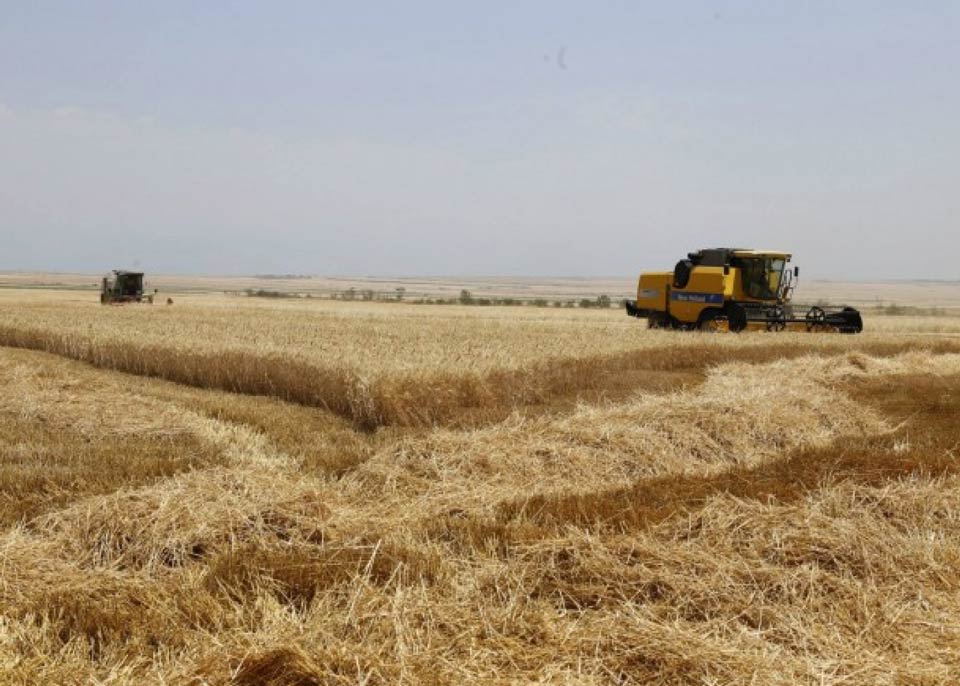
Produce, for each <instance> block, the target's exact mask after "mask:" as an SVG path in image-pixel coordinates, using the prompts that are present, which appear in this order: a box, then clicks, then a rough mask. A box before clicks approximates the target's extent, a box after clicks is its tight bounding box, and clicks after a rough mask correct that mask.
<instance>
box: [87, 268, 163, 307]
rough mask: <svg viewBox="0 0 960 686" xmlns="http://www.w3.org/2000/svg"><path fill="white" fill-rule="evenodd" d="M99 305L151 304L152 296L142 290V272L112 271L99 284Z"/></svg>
mask: <svg viewBox="0 0 960 686" xmlns="http://www.w3.org/2000/svg"><path fill="white" fill-rule="evenodd" d="M100 303H101V304H103V305H110V304H113V303H150V304H152V303H153V295H152V294H149V295H148V294H145V293H144V290H143V272H128V271H125V270H123V269H114V270H113V271H112V272H110V274H108V275H107V276H105V277H103V280H102V281H101V282H100Z"/></svg>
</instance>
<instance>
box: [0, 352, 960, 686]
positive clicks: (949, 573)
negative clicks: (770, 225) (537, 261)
mask: <svg viewBox="0 0 960 686" xmlns="http://www.w3.org/2000/svg"><path fill="white" fill-rule="evenodd" d="M706 345H711V344H706ZM843 345H846V343H844V344H843ZM708 350H709V349H708ZM882 352H885V353H892V352H895V350H894V348H892V347H891V348H889V349H885V350H883V351H882ZM16 354H18V355H24V356H27V355H28V354H27V353H16ZM744 354H745V358H746V360H747V362H739V363H736V364H733V365H727V366H721V367H718V368H716V369H712V370H710V371H709V372H707V375H706V380H705V382H704V384H703V386H702V387H699V388H688V389H685V390H681V391H676V392H671V393H669V394H660V395H655V394H650V393H647V394H644V395H641V396H639V397H635V398H630V399H627V400H624V401H623V402H620V403H605V404H603V405H601V406H598V407H595V406H581V407H578V408H576V409H575V410H574V411H573V412H572V413H570V414H568V415H564V414H558V415H556V416H544V417H536V418H532V419H531V418H527V419H524V418H522V417H515V418H514V419H512V420H511V421H510V422H508V423H506V424H505V425H502V426H490V427H485V428H479V429H471V430H464V431H455V430H451V429H440V430H435V431H433V432H424V431H418V432H417V433H416V435H411V436H400V438H399V442H397V443H387V444H384V445H381V446H375V445H374V446H371V450H372V453H371V456H370V457H369V459H367V460H366V461H361V462H360V463H359V465H357V466H355V467H353V468H350V469H346V470H344V471H343V472H342V473H339V474H338V476H337V478H329V477H327V476H320V477H315V476H313V475H312V474H311V472H310V471H309V470H304V469H303V464H304V460H303V459H302V457H301V456H293V455H291V454H289V453H287V452H286V451H285V450H283V449H282V448H281V447H280V446H281V445H282V441H279V440H272V439H271V440H269V441H267V439H269V438H270V436H271V435H272V434H273V433H275V432H278V431H282V430H283V427H284V426H288V423H287V421H288V420H285V419H283V420H281V417H282V416H283V415H284V414H285V413H286V411H287V410H284V409H283V407H282V406H280V405H271V408H272V409H271V410H269V412H266V413H265V414H264V415H263V417H261V418H260V421H261V423H262V424H263V427H261V431H262V432H263V434H260V433H258V432H253V431H250V430H249V429H246V428H245V427H243V426H237V425H236V424H234V422H238V423H239V422H242V421H243V419H242V418H243V417H244V416H245V414H246V413H247V412H250V411H252V407H253V406H251V405H248V404H247V403H254V402H261V400H257V399H252V398H244V399H237V398H231V397H230V396H225V395H222V394H221V395H217V394H211V393H209V392H201V391H197V390H185V395H186V396H188V397H189V400H185V401H184V404H185V406H186V407H189V408H191V409H189V410H186V409H184V407H183V406H179V405H176V401H177V393H175V392H174V390H173V388H172V387H171V386H169V385H164V384H161V383H159V382H151V383H150V384H145V387H147V386H149V387H150V394H149V395H150V397H151V398H152V399H153V401H155V402H156V403H158V404H159V405H160V406H162V407H166V406H167V405H168V404H169V405H171V406H173V407H172V408H168V410H164V411H169V412H170V416H176V417H182V418H184V419H183V421H184V422H186V424H187V425H189V426H194V427H202V431H201V433H202V435H204V436H207V437H208V438H209V439H210V440H214V439H216V440H215V441H214V442H215V443H216V444H217V445H219V446H221V450H222V451H223V454H225V455H227V456H228V459H229V461H230V464H229V465H228V466H212V467H208V468H205V469H200V470H195V471H191V472H187V473H181V474H178V475H175V476H172V477H169V478H167V479H164V480H161V481H158V482H155V483H152V484H148V485H145V486H141V487H139V488H134V489H121V490H119V491H118V492H116V493H114V494H108V495H100V496H94V497H91V498H86V499H81V500H77V501H75V502H73V503H72V504H70V505H69V506H67V507H64V508H62V509H60V510H57V511H52V512H49V513H48V514H46V515H44V516H43V517H40V518H38V519H34V520H32V521H30V522H29V524H28V526H26V527H18V528H14V529H11V530H9V531H8V532H7V533H6V534H5V535H4V536H3V537H2V538H0V608H3V610H2V613H0V614H2V617H0V620H2V624H0V681H2V682H3V683H11V684H34V683H41V682H42V683H78V684H79V683H91V682H95V683H104V684H132V683H136V684H150V683H156V684H161V683H162V684H212V685H219V684H222V685H226V684H238V685H252V684H258V685H259V684H266V685H269V686H295V685H302V684H356V683H367V684H393V683H409V684H431V683H433V684H469V683H503V684H507V683H557V684H560V683H578V684H608V683H618V684H626V683H655V684H657V683H659V684H675V683H695V684H733V683H738V684H739V683H769V684H798V683H799V684H803V683H809V684H851V683H853V684H905V683H917V684H925V683H929V684H935V683H947V682H949V680H950V679H951V678H952V677H954V676H955V675H956V674H957V673H958V670H960V658H958V657H957V655H960V622H958V621H957V617H958V613H960V603H958V597H960V596H958V592H960V587H958V584H957V581H956V575H955V573H954V570H955V568H956V565H957V564H958V562H960V495H958V494H960V489H958V486H960V482H958V480H957V479H958V477H956V476H954V473H955V472H956V471H957V469H956V464H957V463H956V461H955V459H954V458H953V457H951V455H955V451H956V446H957V445H958V444H960V427H958V426H957V424H956V422H953V421H951V419H952V418H954V417H956V416H957V414H958V412H960V357H958V356H956V355H938V354H933V353H931V352H929V351H925V352H914V353H910V354H906V355H898V356H894V357H890V358H887V359H881V358H877V357H872V356H867V355H863V354H861V353H844V354H842V355H839V356H834V357H828V356H825V355H819V356H814V357H807V358H802V359H796V360H792V361H779V362H776V363H773V364H767V365H758V364H755V363H756V362H757V361H758V360H757V359H756V358H754V357H753V355H754V352H753V351H751V350H747V351H746V352H745V353H744ZM763 354H765V353H763ZM30 355H33V356H34V357H40V356H38V355H36V354H32V353H31V354H30ZM23 359H26V358H25V357H24V358H23ZM62 364H63V365H64V368H59V367H58V369H57V372H56V375H57V376H56V377H55V378H60V377H61V376H62V375H63V373H64V370H65V368H66V367H69V369H70V370H71V373H76V374H81V372H79V371H77V368H79V365H70V364H68V363H65V362H64V363H62ZM86 373H89V374H92V375H95V377H96V378H97V379H104V378H106V377H107V376H108V375H107V373H105V372H93V371H90V370H88V371H87V372H86ZM117 383H118V384H127V383H135V382H134V381H131V380H129V379H125V380H122V381H120V380H118V381H117ZM105 390H106V389H105ZM74 392H75V393H79V392H80V389H79V388H77V389H75V390H74ZM201 396H202V397H201ZM50 403H53V405H52V406H53V407H56V408H61V407H63V404H62V403H61V404H57V400H56V398H54V399H50V398H46V399H44V398H43V397H41V398H39V399H38V400H37V407H38V408H39V411H43V408H44V407H45V406H46V405H47V404H50ZM704 407H705V408H707V410H708V411H706V412H703V411H698V410H702V409H703V408H704ZM199 408H208V409H214V408H220V409H219V410H218V411H219V412H220V414H221V415H223V416H224V417H227V418H229V420H230V421H229V422H224V421H223V420H222V419H211V418H209V417H199V418H197V417H194V416H193V415H192V414H191V413H192V412H194V411H195V410H197V409H199ZM724 410H726V411H724ZM289 411H290V412H294V413H297V412H300V411H303V410H302V408H290V409H289ZM745 423H746V424H747V426H748V427H749V428H750V433H749V434H748V435H746V436H744V435H741V433H740V431H739V429H742V428H743V426H744V424H745ZM784 423H786V424H788V425H789V426H790V430H789V431H788V432H785V433H782V434H781V433H780V432H778V431H776V427H777V426H778V424H784ZM638 424H640V426H638ZM328 426H331V427H332V426H335V424H329V425H328ZM498 436H499V442H498ZM264 441H267V442H264ZM291 444H292V442H291ZM538 450H541V451H542V452H538ZM607 456H609V464H608V462H607V461H606V457H607ZM678 456H684V457H683V458H678ZM801 457H803V458H805V459H801ZM855 459H857V460H860V462H859V463H857V464H856V465H855V466H856V469H851V470H849V471H844V472H842V473H838V472H836V471H835V470H831V469H825V470H819V471H816V468H817V465H828V464H839V463H842V461H844V460H847V461H848V462H849V461H850V460H855ZM849 464H853V463H852V462H849ZM565 466H566V467H568V468H569V472H568V476H569V478H567V479H566V480H564V478H563V475H564V473H565ZM878 466H879V467H880V468H882V470H883V471H882V472H878V471H877V467H878ZM811 469H814V471H816V474H814V476H813V477H810V476H809V472H810V470H811ZM762 470H772V471H770V472H768V473H773V472H774V471H776V472H777V473H778V474H779V475H780V477H781V478H782V479H784V480H785V483H788V484H793V486H791V487H790V488H789V489H783V490H774V492H772V493H771V489H770V483H769V482H765V481H763V480H762V479H760V480H757V479H755V478H754V477H755V475H757V474H762V473H764V472H763V471H762ZM777 470H779V471H777ZM778 483H779V482H778ZM651 484H659V485H660V486H661V487H662V490H658V491H656V492H655V493H654V494H655V495H657V497H662V506H659V507H657V508H656V512H655V514H656V516H650V517H634V516H630V517H625V516H621V518H620V520H617V519H616V516H615V517H614V518H613V519H609V518H607V514H610V513H606V512H601V513H600V516H599V517H598V516H596V515H595V514H594V513H590V512H588V513H587V514H586V515H584V512H585V511H584V510H581V509H578V508H570V507H567V506H565V505H563V503H565V502H566V500H565V499H566V498H569V497H576V496H577V495H578V494H586V497H587V501H586V502H587V505H588V506H591V507H592V506H593V505H596V504H597V503H600V502H603V501H604V499H605V498H606V497H607V494H609V493H611V492H613V493H617V492H621V491H623V492H628V491H629V492H631V493H634V494H635V495H636V494H640V495H639V496H638V497H642V493H643V489H644V488H646V489H647V492H649V491H650V488H649V487H650V485H651ZM672 484H683V485H684V486H683V488H680V489H679V490H677V491H670V490H669V489H670V487H671V485H672ZM694 484H696V487H694V486H693V485H694ZM751 484H753V485H754V487H753V488H751V487H750V485H751ZM631 489H632V490H631ZM738 489H739V490H738ZM691 493H692V494H693V497H686V496H687V495H689V494H691ZM591 497H593V498H594V500H590V498H591ZM615 502H616V504H617V505H616V507H615V508H614V509H613V511H612V514H613V515H618V513H622V512H624V511H625V507H632V506H633V505H634V503H633V501H630V502H624V501H623V500H619V501H615ZM590 503H593V505H590ZM471 527H473V528H474V530H475V531H479V532H481V533H483V532H487V533H489V534H490V535H476V536H475V535H472V534H471V533H470V532H471Z"/></svg>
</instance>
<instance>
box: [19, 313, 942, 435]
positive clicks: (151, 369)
mask: <svg viewBox="0 0 960 686" xmlns="http://www.w3.org/2000/svg"><path fill="white" fill-rule="evenodd" d="M436 310H440V312H437V311H436ZM436 310H435V309H434V308H417V307H414V306H401V305H393V306H374V305H370V306H354V307H353V308H350V307H347V308H343V307H340V306H338V305H336V304H331V303H320V304H316V305H312V306H310V305H296V306H287V307H276V308H267V307H262V306H260V307H254V306H249V305H242V306H234V307H225V306H212V305H210V304H207V305H204V306H201V305H196V306H191V307H184V308H178V309H176V310H165V309H159V310H158V309H156V308H148V307H144V308H103V307H100V306H98V305H93V304H90V305H87V306H82V305H77V304H70V305H55V304H43V305H37V304H33V305H30V306H24V305H21V306H19V307H16V308H12V307H10V306H9V305H6V306H4V307H2V308H0V314H2V315H3V319H4V324H3V325H2V326H0V345H7V346H14V347H20V348H28V349H33V350H41V351H45V352H51V353H54V354H57V355H61V356H64V357H69V358H72V359H75V360H80V361H83V362H86V363H89V364H92V365H94V366H96V367H100V368H104V369H110V370H117V371H122V372H127V373H131V374H136V375H141V376H149V377H157V378H162V379H168V380H171V381H174V382H177V383H181V384H187V385H190V386H194V387H198V388H211V389H221V390H226V391H230V392H234V393H243V394H253V395H263V396H269V397H274V398H278V399H281V400H285V401H290V402H294V403H298V404H301V405H305V406H310V407H320V408H325V409H328V410H330V411H332V412H334V413H335V414H337V415H339V416H341V417H344V418H346V419H348V420H349V421H351V422H353V423H354V424H355V425H356V426H358V427H361V428H364V429H368V430H369V429H375V428H377V427H381V426H385V425H399V426H429V425H432V424H437V423H442V424H461V425H462V424H465V423H485V422H490V421H495V420H499V419H503V418H505V417H506V416H507V415H509V413H510V412H511V411H512V410H513V409H514V408H517V407H530V406H533V407H537V406H540V407H542V406H550V405H556V404H558V403H559V404H566V405H569V404H570V403H571V402H572V401H574V400H576V399H578V398H579V399H587V400H595V399H597V398H600V397H608V398H614V399H616V398H621V397H624V396H625V395H627V394H629V393H630V392H632V391H634V390H636V389H638V388H652V389H663V388H664V387H668V386H670V385H671V384H678V383H684V382H689V381H690V379H691V376H696V375H702V373H703V371H704V370H705V369H706V368H708V367H709V366H711V365H715V364H719V363H722V362H725V361H727V360H728V359H730V357H731V356H735V357H736V358H737V359H740V360H743V361H750V362H764V361H772V360H775V359H780V358H783V357H796V356H799V355H803V354H809V353H814V352H821V353H825V354H834V353H838V352H843V351H847V350H862V351H864V352H868V353H871V354H875V355H890V354H896V353H899V352H904V351H906V350H910V349H915V348H917V347H918V346H920V347H926V348H927V349H929V350H932V351H939V352H947V351H954V352H955V351H958V350H960V342H958V341H957V340H953V339H940V338H936V337H920V336H919V335H917V336H908V335H904V336H902V337H899V338H891V337H889V336H886V337H884V336H870V335H864V336H859V337H840V336H822V335H821V336H809V335H804V334H780V335H778V336H769V335H764V334H760V335H749V336H742V337H731V336H716V337H712V338H711V337H705V336H685V337H678V336H676V335H674V334H672V333H670V332H658V331H647V330H645V329H643V328H642V326H641V325H640V324H638V323H637V322H636V321H635V320H628V318H627V317H624V316H623V315H622V314H620V313H612V312H607V313H601V312H597V313H577V314H568V313H561V314H557V313H553V312H549V311H548V312H546V313H542V312H531V311H530V310H525V309H523V308H520V309H517V308H513V309H508V310H507V312H506V313H502V312H501V313H499V314H498V313H484V314H482V315H480V316H478V315H476V314H475V313H474V312H473V311H469V310H468V311H464V308H450V309H449V310H446V309H444V308H436ZM424 313H426V314H424ZM909 331H910V329H906V330H905V333H909ZM128 332H129V333H128Z"/></svg>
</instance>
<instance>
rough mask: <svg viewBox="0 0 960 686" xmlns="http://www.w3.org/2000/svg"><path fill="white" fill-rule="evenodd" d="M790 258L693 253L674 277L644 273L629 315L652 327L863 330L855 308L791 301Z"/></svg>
mask: <svg viewBox="0 0 960 686" xmlns="http://www.w3.org/2000/svg"><path fill="white" fill-rule="evenodd" d="M790 258H791V255H790V254H789V253H784V252H777V251H773V250H746V249H740V248H711V249H706V250H700V251H697V252H692V253H689V254H688V255H687V259H685V260H680V261H679V262H677V266H676V267H674V269H673V271H672V272H644V273H643V274H641V275H640V283H639V284H638V287H637V300H636V301H635V302H630V301H627V314H629V315H631V316H633V317H644V318H646V319H647V322H648V324H649V326H650V328H670V329H688V330H689V329H701V330H717V329H729V330H730V331H743V330H744V329H746V328H748V327H751V326H752V328H766V329H767V330H768V331H782V330H784V329H787V328H803V327H805V328H806V330H807V331H839V332H841V333H859V332H860V331H862V330H863V320H862V318H861V317H860V313H859V312H858V311H857V310H855V309H854V308H852V307H842V306H840V307H829V306H823V305H810V306H800V305H795V304H793V303H792V302H791V299H792V297H793V291H794V289H795V288H796V285H797V281H798V279H799V277H800V270H799V269H798V268H797V267H794V268H793V269H790V268H788V266H787V265H788V263H789V262H790ZM801 313H802V314H801Z"/></svg>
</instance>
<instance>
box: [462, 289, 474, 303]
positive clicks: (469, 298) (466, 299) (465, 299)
mask: <svg viewBox="0 0 960 686" xmlns="http://www.w3.org/2000/svg"><path fill="white" fill-rule="evenodd" d="M473 303H474V301H473V293H471V292H470V291H468V290H467V289H466V288H464V289H463V290H462V291H460V304H461V305H473Z"/></svg>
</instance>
